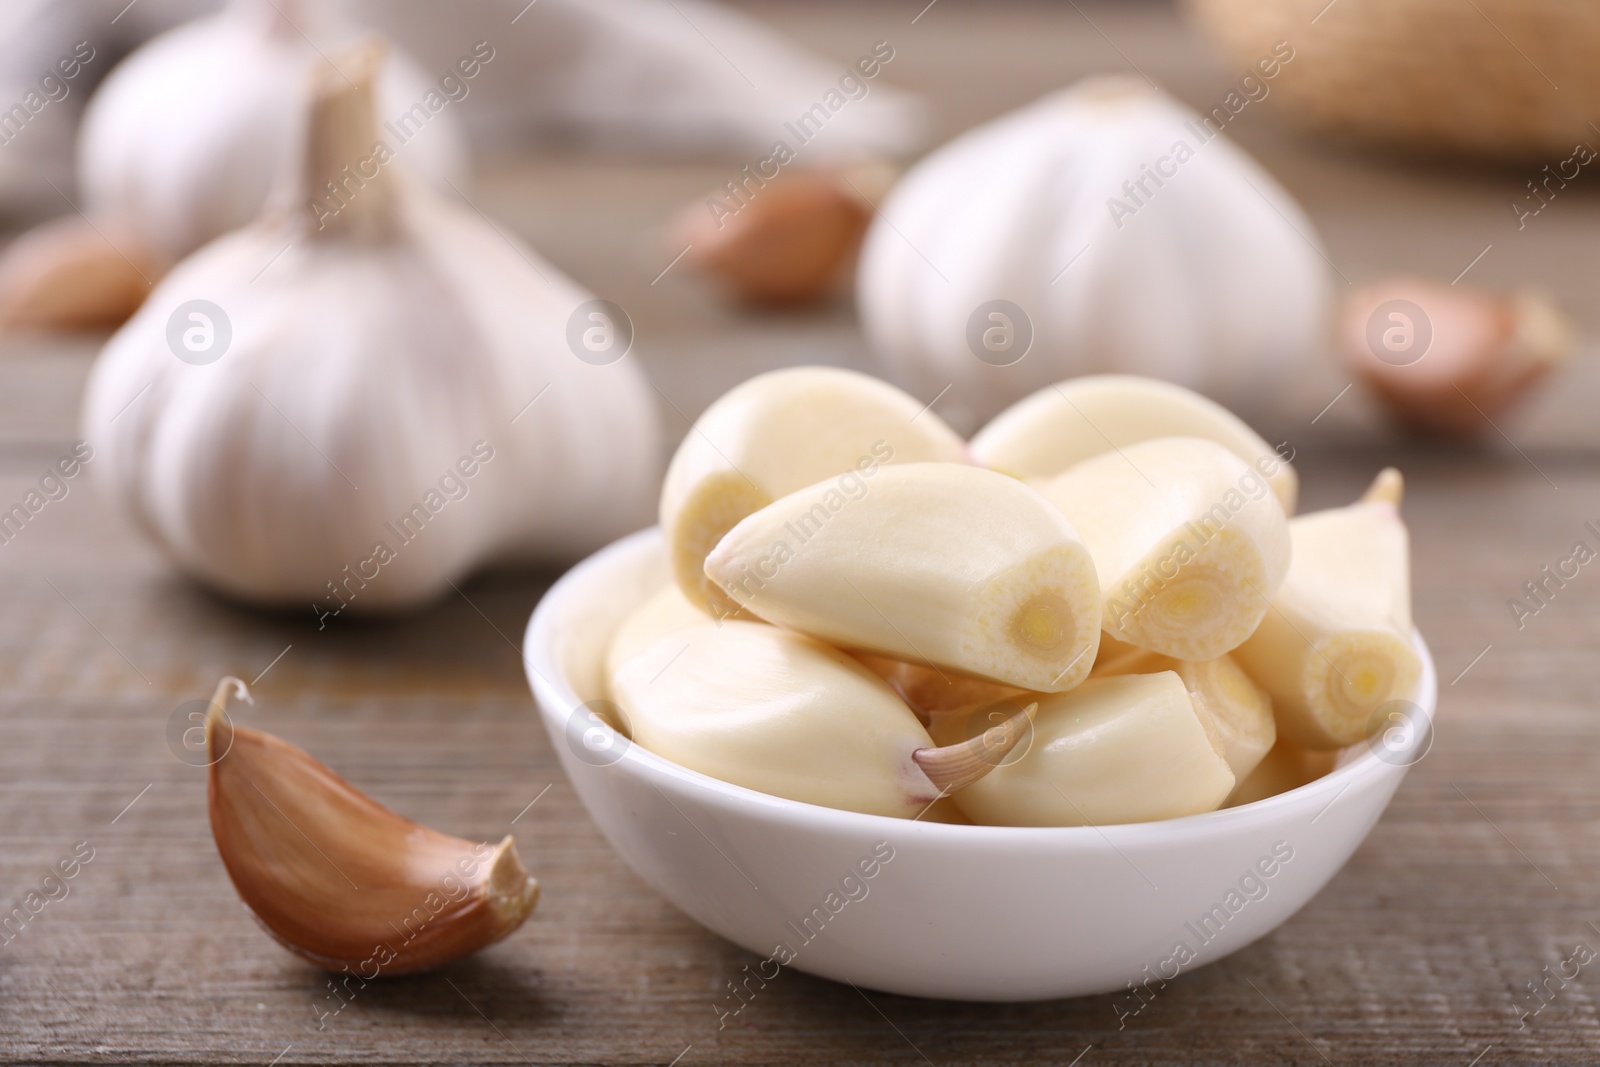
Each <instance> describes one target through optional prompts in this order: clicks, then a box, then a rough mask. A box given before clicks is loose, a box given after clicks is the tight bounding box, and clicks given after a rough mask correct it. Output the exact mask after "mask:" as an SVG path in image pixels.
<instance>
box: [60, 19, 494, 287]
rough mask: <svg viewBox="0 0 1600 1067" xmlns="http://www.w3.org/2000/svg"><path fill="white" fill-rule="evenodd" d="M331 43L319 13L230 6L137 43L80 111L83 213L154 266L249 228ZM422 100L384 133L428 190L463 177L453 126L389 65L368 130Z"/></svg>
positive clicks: (423, 81)
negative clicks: (127, 235) (158, 259)
mask: <svg viewBox="0 0 1600 1067" xmlns="http://www.w3.org/2000/svg"><path fill="white" fill-rule="evenodd" d="M339 33H340V31H339V29H338V27H337V26H335V25H333V24H331V23H330V21H329V16H328V15H327V14H326V13H324V12H323V11H322V9H321V5H319V4H311V3H306V2H305V0H232V2H231V3H230V4H229V5H228V6H227V7H226V8H225V9H224V10H222V11H221V12H219V13H218V14H216V15H214V16H212V17H210V18H205V19H201V20H198V21H196V22H192V23H189V24H187V25H183V26H179V27H178V28H176V29H174V30H171V31H169V32H167V33H165V34H162V35H161V36H159V37H156V38H154V39H152V40H150V41H148V42H147V43H146V44H144V45H143V46H142V47H141V48H139V49H138V50H137V51H135V52H134V53H133V54H132V55H130V56H128V58H127V59H125V60H124V61H123V62H122V63H121V64H119V65H118V66H117V67H116V69H114V70H113V71H112V72H111V74H110V75H109V76H108V77H107V78H106V80H105V82H104V83H103V84H102V85H101V86H100V88H99V90H98V91H96V93H95V94H94V96H93V98H92V99H91V100H90V102H89V106H88V109H87V110H86V111H85V113H84V117H83V124H82V127H81V129H80V131H79V139H78V160H79V163H78V170H79V179H80V184H81V186H82V189H83V196H84V205H83V206H84V209H85V210H86V211H87V212H88V213H89V215H90V216H91V217H94V218H97V219H107V220H111V221H114V222H116V223H118V224H121V225H124V226H128V227H132V228H134V231H135V233H136V235H137V236H138V237H139V238H140V239H142V240H143V241H144V243H145V245H146V247H148V248H149V249H150V250H151V251H153V252H155V253H156V254H158V255H160V256H163V257H165V259H166V260H167V261H168V262H175V261H176V260H178V259H181V258H182V257H183V256H185V255H188V254H189V253H190V252H192V251H194V250H195V249H197V248H199V247H200V246H201V245H203V244H205V243H206V242H207V241H210V240H211V239H213V238H215V237H218V236H220V235H222V234H224V233H227V232H228V231H230V230H235V229H238V228H239V227H241V226H244V225H246V224H247V223H249V222H250V221H251V220H253V219H255V218H256V217H257V216H258V215H259V214H260V213H261V208H262V205H263V204H264V203H265V201H266V198H267V196H268V194H269V192H270V191H271V187H272V183H273V180H274V179H275V178H276V176H277V175H278V173H279V172H280V171H281V169H282V167H283V164H284V162H285V161H286V160H288V159H291V158H292V157H293V156H294V154H295V150H296V147H297V146H298V145H299V143H300V141H301V139H302V137H303V130H302V129H301V124H302V122H303V117H304V108H303V107H302V100H303V97H304V87H305V82H306V77H307V76H308V75H309V74H310V72H311V71H312V70H313V69H316V68H318V67H321V68H326V67H327V65H328V60H326V59H325V58H324V51H326V50H327V49H328V48H329V47H330V44H329V42H330V41H331V40H332V39H334V38H336V37H337V36H338V35H339ZM313 41H315V42H317V43H316V44H313V43H312V42H313ZM437 77H438V75H435V77H434V80H437ZM430 91H432V92H433V93H434V99H435V101H437V102H439V103H440V106H439V108H438V109H437V111H434V110H430V108H429V106H428V105H427V104H423V110H422V111H421V112H419V113H418V115H419V116H422V117H419V118H417V119H414V120H413V121H414V122H415V126H416V128H415V129H412V127H411V125H409V124H408V125H407V127H406V130H405V133H406V135H407V136H406V138H405V140H404V143H403V144H402V143H401V138H400V137H397V136H395V135H393V134H392V133H388V132H386V133H385V134H384V136H385V138H386V139H387V140H388V141H389V142H390V146H391V147H392V148H394V149H395V150H396V154H397V157H398V165H400V166H402V167H405V168H407V169H410V170H411V171H412V172H413V173H416V174H418V175H419V176H421V177H422V178H424V179H425V180H427V181H429V182H431V183H433V184H434V185H436V186H442V185H443V183H444V182H445V181H446V180H451V181H459V180H460V179H461V177H462V174H463V172H464V170H465V159H466V156H465V149H464V147H463V141H462V137H461V133H460V130H459V127H458V124H457V122H456V116H455V115H453V114H451V112H450V110H449V108H448V106H446V104H447V101H446V98H445V97H444V96H442V95H441V94H440V92H439V90H438V89H437V88H436V87H435V86H434V85H433V84H431V83H430V80H429V79H428V78H426V77H424V75H423V74H422V73H421V72H420V71H419V69H418V68H417V67H416V66H415V64H413V63H411V62H410V61H409V60H407V59H405V58H404V57H403V56H396V57H394V58H393V60H392V61H391V63H390V65H389V66H387V67H386V68H385V70H384V72H383V74H382V75H381V77H380V79H379V91H378V99H379V102H380V106H379V121H380V122H384V121H391V120H397V119H399V120H403V116H405V115H406V114H408V113H409V112H410V109H412V108H413V106H414V105H417V104H419V103H422V102H423V101H424V100H425V99H426V98H427V95H428V93H429V92H430ZM369 147H370V146H369Z"/></svg>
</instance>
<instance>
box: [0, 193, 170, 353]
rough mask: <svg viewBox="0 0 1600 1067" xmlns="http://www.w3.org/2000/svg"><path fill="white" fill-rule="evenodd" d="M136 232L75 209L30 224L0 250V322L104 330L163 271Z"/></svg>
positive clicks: (130, 309) (2, 325) (1, 325)
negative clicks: (97, 220) (83, 215)
mask: <svg viewBox="0 0 1600 1067" xmlns="http://www.w3.org/2000/svg"><path fill="white" fill-rule="evenodd" d="M166 268H167V264H166V263H164V262H163V261H162V259H161V257H160V255H158V254H157V253H156V252H155V251H154V250H152V249H151V248H149V247H148V246H147V245H146V243H145V242H144V241H143V240H142V239H141V238H140V237H139V235H138V234H137V233H135V232H133V231H132V230H129V229H127V228H125V227H119V226H116V225H113V224H110V223H104V224H102V225H100V226H95V225H93V224H92V223H90V222H89V221H88V220H87V219H83V218H80V217H78V216H76V215H73V216H68V217H63V218H59V219H56V220H54V221H52V222H47V223H45V224H43V225H41V226H37V227H35V228H33V229H31V230H29V231H28V232H27V233H24V234H23V235H22V236H20V237H18V238H17V239H16V240H15V241H13V242H12V243H11V244H10V245H8V246H7V247H6V250H5V253H4V254H3V255H0V329H5V330H40V331H68V330H110V329H115V328H116V327H118V326H120V325H122V324H123V323H124V322H126V321H127V320H128V318H129V316H131V315H132V314H133V313H134V312H135V311H138V310H139V305H140V304H143V303H144V300H145V297H147V296H149V295H150V289H151V287H152V286H153V285H154V284H155V283H156V281H158V280H159V279H160V278H161V275H162V274H164V273H166Z"/></svg>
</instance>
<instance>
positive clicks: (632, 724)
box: [611, 619, 1020, 818]
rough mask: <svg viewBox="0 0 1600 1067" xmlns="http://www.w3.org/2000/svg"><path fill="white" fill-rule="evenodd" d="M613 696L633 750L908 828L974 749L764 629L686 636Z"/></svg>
mask: <svg viewBox="0 0 1600 1067" xmlns="http://www.w3.org/2000/svg"><path fill="white" fill-rule="evenodd" d="M611 693H612V697H613V699H614V700H615V701H616V702H617V704H618V705H619V706H620V707H621V708H622V711H623V714H624V715H625V716H626V717H627V724H626V725H627V727H628V733H629V735H630V736H631V737H632V739H633V742H634V743H635V744H638V745H641V746H643V747H644V748H646V749H648V750H649V751H651V752H654V753H655V754H656V755H658V756H662V757H664V758H666V759H669V760H672V761H673V762H675V763H679V764H682V765H683V766H685V767H688V768H690V769H691V770H695V771H699V772H700V773H701V774H706V775H710V776H711V777H713V778H718V779H721V780H722V781H724V782H731V783H733V784H734V785H741V786H744V787H746V788H748V789H756V790H759V791H761V792H763V793H770V794H772V795H773V796H778V797H785V798H787V799H789V800H798V801H804V802H805V803H809V804H820V805H822V806H823V807H829V808H842V809H844V810H846V811H860V812H865V813H867V814H870V815H894V816H899V817H902V818H912V817H914V816H916V815H917V814H918V813H919V812H921V811H922V810H923V809H924V808H926V807H927V806H928V805H929V804H931V803H933V802H934V801H935V800H936V799H938V798H939V797H940V796H942V795H944V794H946V793H948V792H950V791H951V790H952V789H954V788H957V783H958V782H959V781H961V780H962V779H963V778H964V777H966V775H967V773H968V772H969V771H970V770H971V767H970V766H968V764H970V762H971V761H970V760H966V759H964V758H963V757H964V756H965V755H966V754H967V751H968V750H969V749H970V748H971V747H972V746H969V745H968V746H964V745H957V746H954V748H953V749H952V750H951V751H948V752H946V751H940V750H937V749H935V748H934V746H933V742H932V740H931V739H930V738H929V737H928V733H927V731H926V730H924V729H923V727H922V724H921V723H920V722H918V721H917V717H916V715H914V714H913V713H912V711H911V709H910V708H908V707H907V706H906V705H905V703H904V702H903V701H902V700H901V699H900V698H899V697H897V696H895V694H894V691H893V690H891V689H890V688H889V686H888V685H887V684H886V683H885V682H884V681H883V680H882V679H880V678H879V677H878V676H877V675H875V674H873V673H872V672H871V671H868V670H867V669H866V668H865V667H863V666H861V664H859V663H857V662H856V661H855V660H854V659H852V658H850V657H849V656H847V655H846V654H845V653H843V652H840V651H839V650H838V649H835V648H832V647H830V646H828V645H825V644H823V643H822V642H820V641H817V640H815V639H814V638H810V637H806V636H805V635H803V634H797V633H794V632H792V631H789V630H782V629H779V628H777V627H775V626H768V625H766V624H765V623H759V622H744V621H742V620H738V619H729V620H726V621H724V622H722V623H721V624H720V625H717V624H714V623H706V624H703V625H701V626H698V627H693V628H690V629H687V630H680V631H678V632H677V633H675V634H673V635H671V636H670V637H668V638H664V639H663V640H661V641H658V642H657V643H656V644H655V645H653V646H651V647H650V648H649V649H647V650H646V651H645V652H643V653H641V654H640V655H637V656H634V657H633V658H632V659H630V660H628V661H627V662H626V663H624V664H623V665H622V666H621V667H620V668H619V669H618V670H617V672H616V674H614V675H613V676H612V678H611ZM1019 736H1020V735H1019ZM961 740H962V741H966V738H962V739H961ZM1012 743H1015V739H1013V740H1012ZM983 769H987V767H985V768H983ZM947 771H948V775H947V774H946V773H945V772H947Z"/></svg>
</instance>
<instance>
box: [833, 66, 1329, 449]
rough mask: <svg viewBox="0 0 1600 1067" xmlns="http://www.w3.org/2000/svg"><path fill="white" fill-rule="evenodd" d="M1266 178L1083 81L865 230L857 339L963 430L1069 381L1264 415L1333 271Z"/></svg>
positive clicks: (949, 160) (1316, 321)
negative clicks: (1184, 394)
mask: <svg viewBox="0 0 1600 1067" xmlns="http://www.w3.org/2000/svg"><path fill="white" fill-rule="evenodd" d="M1315 242H1316V235H1315V232H1314V231H1313V230H1312V227H1311V223H1310V222H1309V221H1308V220H1307V219H1306V217H1305V215H1304V214H1303V213H1302V212H1301V211H1300V209H1299V208H1298V207H1297V206H1296V205H1295V203H1294V201H1293V200H1291V199H1290V197H1289V196H1288V194H1287V193H1285V192H1284V190H1283V189H1282V188H1281V187H1280V186H1279V185H1278V183H1277V182H1275V181H1274V180H1273V179H1272V178H1271V176H1269V175H1268V174H1267V173H1266V172H1265V171H1263V170H1262V169H1261V168H1260V166H1258V165H1257V164H1256V163H1255V162H1254V161H1253V160H1252V159H1250V158H1249V157H1248V156H1247V155H1245V153H1244V152H1242V151H1240V150H1239V149H1238V148H1236V147H1235V146H1234V145H1232V144H1231V143H1229V142H1228V140H1227V139H1226V138H1223V137H1220V136H1218V135H1217V134H1215V133H1214V132H1213V131H1212V130H1211V129H1208V128H1207V127H1206V126H1205V125H1204V124H1203V122H1202V120H1201V119H1200V117H1199V116H1197V115H1195V114H1194V113H1193V112H1191V111H1189V110H1188V109H1187V108H1185V107H1183V106H1182V105H1180V104H1178V103H1177V102H1176V101H1174V100H1172V99H1170V98H1168V97H1167V96H1165V95H1164V94H1162V93H1161V92H1159V91H1157V90H1155V89H1152V88H1150V87H1149V86H1148V85H1146V84H1145V83H1144V82H1143V81H1135V80H1129V79H1123V78H1095V79H1091V80H1087V81H1084V82H1082V83H1080V84H1078V85H1077V86H1074V87H1073V88H1071V89H1068V90H1066V91H1064V92H1061V93H1056V94H1053V95H1051V96H1047V97H1045V98H1043V99H1041V100H1039V101H1038V102H1036V103H1034V104H1032V105H1030V106H1028V107H1026V108H1023V109H1021V110H1020V111H1016V112H1013V113H1012V114H1010V115H1006V116H1004V117H1002V118H1000V119H997V120H995V121H994V122H991V123H989V124H988V125H986V126H982V127H980V128H978V129H976V130H973V131H971V132H969V133H967V134H965V135H963V136H961V137H959V138H957V139H956V140H954V141H952V142H951V143H949V144H947V145H945V146H944V147H943V148H941V149H939V150H938V151H936V152H934V153H933V154H932V155H930V156H929V157H928V158H927V159H925V160H923V161H922V162H921V163H919V164H918V165H917V166H915V167H913V168H912V169H911V171H910V172H909V173H908V174H907V175H906V176H905V178H904V179H903V180H902V181H901V182H900V184H899V185H898V186H897V187H896V188H895V190H894V191H893V192H892V193H891V194H890V196H889V197H888V199H887V200H886V201H885V202H884V204H883V206H882V212H881V217H880V218H879V219H878V220H877V221H875V222H874V224H873V226H872V229H871V230H870V231H869V232H868V235H867V240H866V244H865V246H864V248H863V250H862V260H861V267H860V275H859V280H858V283H857V287H858V290H857V291H858V301H859V303H860V306H861V311H862V316H863V320H864V324H865V327H866V330H867V333H868V335H869V337H870V338H871V340H872V341H873V343H874V345H875V346H876V347H877V349H878V350H879V351H880V352H881V353H882V354H883V356H884V357H885V358H886V359H887V360H888V361H889V362H890V363H891V364H892V365H893V366H895V367H896V369H897V370H898V372H899V376H900V377H901V378H902V379H903V383H902V384H904V385H906V387H907V388H908V389H909V390H910V391H911V392H913V393H918V392H925V393H926V394H927V395H929V396H931V395H933V394H934V393H937V392H939V390H941V389H944V388H945V387H946V386H950V385H952V383H953V388H951V389H950V392H949V395H948V396H947V397H946V398H945V400H944V401H943V402H942V404H941V407H940V411H941V413H943V414H945V415H946V417H947V418H949V419H950V420H951V421H952V423H953V424H955V425H956V426H957V428H970V427H971V426H973V425H975V424H976V423H977V422H979V421H981V420H982V419H984V418H987V417H989V416H990V415H993V414H994V413H995V412H997V411H999V410H1000V409H1001V408H1003V407H1005V406H1006V405H1007V404H1009V403H1011V402H1012V401H1014V400H1017V399H1018V398H1020V397H1023V396H1026V395H1027V394H1028V393H1031V392H1033V391H1034V390H1035V389H1039V388H1042V387H1044V386H1046V385H1049V384H1050V383H1052V382H1055V381H1058V380H1059V379H1061V378H1065V377H1069V376H1072V375H1079V374H1089V373H1095V372H1104V371H1118V372H1123V373H1132V374H1144V375H1149V376H1152V377H1156V378H1163V379H1166V380H1168V381H1172V382H1176V383H1178V384H1180V385H1186V386H1189V387H1190V388H1193V389H1197V390H1199V391H1201V392H1203V393H1206V394H1207V395H1209V396H1212V397H1214V398H1218V399H1225V400H1228V401H1231V402H1232V403H1234V404H1236V405H1239V406H1244V407H1249V406H1250V404H1249V402H1248V401H1249V400H1251V399H1254V400H1255V402H1256V406H1257V407H1259V406H1260V405H1261V403H1262V401H1263V399H1264V397H1263V393H1264V392H1267V391H1270V389H1271V388H1272V387H1273V385H1274V383H1279V382H1283V381H1285V380H1287V379H1289V378H1291V377H1292V376H1293V374H1294V372H1295V370H1296V369H1297V367H1298V366H1299V365H1300V364H1301V361H1302V360H1304V359H1305V358H1306V357H1307V356H1308V355H1310V354H1312V353H1314V352H1315V351H1317V350H1318V348H1319V346H1320V345H1321V344H1322V342H1323V335H1324V333H1325V331H1326V319H1327V315H1328V308H1327V305H1328V300H1329V294H1328V291H1327V290H1328V283H1327V277H1326V264H1325V262H1324V260H1323V258H1322V255H1321V252H1320V251H1319V250H1318V247H1317V245H1316V243H1315Z"/></svg>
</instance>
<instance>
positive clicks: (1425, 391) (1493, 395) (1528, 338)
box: [1340, 278, 1576, 437]
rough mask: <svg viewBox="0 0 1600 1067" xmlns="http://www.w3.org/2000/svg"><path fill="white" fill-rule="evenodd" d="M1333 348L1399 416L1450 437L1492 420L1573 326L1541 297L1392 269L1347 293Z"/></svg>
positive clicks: (1488, 431)
mask: <svg viewBox="0 0 1600 1067" xmlns="http://www.w3.org/2000/svg"><path fill="white" fill-rule="evenodd" d="M1340 341H1341V344H1340V350H1341V352H1342V353H1343V355H1344V358H1345V363H1346V364H1347V365H1348V366H1349V367H1350V368H1351V370H1353V371H1354V372H1355V373H1356V374H1358V375H1359V376H1360V377H1361V378H1362V379H1363V380H1364V381H1365V382H1366V383H1367V384H1368V385H1369V386H1371V387H1372V389H1373V391H1374V392H1375V393H1377V395H1378V397H1379V399H1381V400H1382V401H1383V402H1384V404H1385V405H1386V406H1387V407H1388V408H1389V410H1390V411H1391V412H1392V413H1393V414H1394V415H1395V416H1396V417H1398V418H1399V419H1400V420H1401V421H1402V422H1404V423H1406V424H1408V425H1410V426H1413V427H1416V428H1418V429H1421V430H1425V431H1428V432H1432V433H1437V434H1442V435H1445V436H1453V437H1466V436H1483V435H1492V434H1493V433H1494V432H1495V431H1494V421H1495V420H1497V419H1499V418H1500V417H1501V416H1502V415H1504V414H1505V413H1506V412H1507V411H1508V410H1509V409H1511V408H1512V407H1513V406H1515V405H1516V404H1517V403H1518V402H1519V401H1520V400H1521V399H1522V398H1523V396H1524V395H1525V394H1526V393H1527V392H1528V391H1529V390H1530V389H1531V388H1532V387H1533V386H1534V385H1535V384H1536V383H1537V382H1538V381H1539V380H1540V379H1541V378H1543V377H1544V376H1545V375H1546V374H1548V373H1549V372H1550V371H1551V370H1553V369H1555V368H1556V367H1557V366H1559V365H1560V364H1561V363H1563V362H1564V361H1565V360H1566V359H1567V357H1568V356H1569V355H1570V354H1571V352H1572V349H1573V347H1574V345H1575V343H1576V331H1575V329H1574V328H1573V326H1572V324H1571V323H1570V322H1569V321H1568V320H1567V319H1566V318H1565V316H1563V315H1562V314H1561V312H1560V310H1559V309H1557V307H1556V306H1555V304H1554V303H1552V302H1551V301H1550V300H1549V299H1548V298H1547V297H1545V296H1543V295H1541V294H1539V293H1533V292H1518V293H1496V292H1489V291H1485V290H1478V289H1466V288H1461V287H1458V286H1454V285H1446V284H1444V283H1442V282H1434V281H1428V280H1426V279H1423V278H1392V279H1389V280H1387V281H1383V282H1379V283H1378V284H1376V285H1371V286H1368V287H1366V288H1364V289H1361V290H1359V291H1358V292H1356V293H1354V294H1352V295H1351V296H1350V298H1349V299H1348V300H1347V301H1346V302H1345V305H1344V307H1343V309H1342V311H1341V314H1340Z"/></svg>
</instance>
